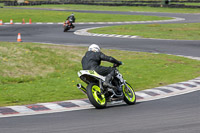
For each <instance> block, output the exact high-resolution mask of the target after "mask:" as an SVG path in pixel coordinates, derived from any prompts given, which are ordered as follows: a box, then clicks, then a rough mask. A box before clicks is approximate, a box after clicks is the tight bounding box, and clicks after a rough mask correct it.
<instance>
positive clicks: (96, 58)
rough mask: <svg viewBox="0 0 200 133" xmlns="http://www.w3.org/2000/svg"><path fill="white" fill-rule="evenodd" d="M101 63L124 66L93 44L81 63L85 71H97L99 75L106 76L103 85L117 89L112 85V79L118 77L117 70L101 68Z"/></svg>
mask: <svg viewBox="0 0 200 133" xmlns="http://www.w3.org/2000/svg"><path fill="white" fill-rule="evenodd" d="M101 61H108V62H111V63H114V64H116V65H122V62H121V61H118V60H116V59H115V58H113V57H111V56H107V55H105V54H104V53H102V52H101V50H100V47H99V46H98V45H97V44H92V45H90V46H89V48H88V51H87V52H86V53H85V56H84V57H83V58H82V61H81V63H82V67H83V70H95V71H96V72H97V73H98V74H100V75H102V76H106V79H105V82H104V83H103V85H104V86H105V87H110V88H113V89H117V88H116V87H114V86H113V85H112V84H111V83H110V82H111V81H112V79H113V78H114V77H115V76H116V73H117V70H116V69H115V68H112V67H105V66H100V64H101Z"/></svg>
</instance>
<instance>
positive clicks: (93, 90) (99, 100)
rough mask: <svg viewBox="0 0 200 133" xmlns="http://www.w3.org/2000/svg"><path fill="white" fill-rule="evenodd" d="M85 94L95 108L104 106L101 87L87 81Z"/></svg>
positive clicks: (104, 98) (105, 102)
mask: <svg viewBox="0 0 200 133" xmlns="http://www.w3.org/2000/svg"><path fill="white" fill-rule="evenodd" d="M87 96H88V98H89V100H90V102H91V104H92V105H93V106H94V107H95V108H97V109H103V108H105V107H106V104H107V101H106V97H105V95H104V94H102V93H101V89H100V87H99V86H98V85H97V84H96V83H89V85H88V86H87Z"/></svg>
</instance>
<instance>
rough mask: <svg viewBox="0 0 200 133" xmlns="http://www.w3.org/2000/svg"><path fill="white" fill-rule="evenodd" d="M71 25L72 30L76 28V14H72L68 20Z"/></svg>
mask: <svg viewBox="0 0 200 133" xmlns="http://www.w3.org/2000/svg"><path fill="white" fill-rule="evenodd" d="M66 20H68V21H69V22H70V23H71V26H72V28H74V27H75V26H74V25H73V23H75V20H76V18H75V17H74V13H72V14H71V15H70V16H68V17H67V19H66Z"/></svg>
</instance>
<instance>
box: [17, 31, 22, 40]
mask: <svg viewBox="0 0 200 133" xmlns="http://www.w3.org/2000/svg"><path fill="white" fill-rule="evenodd" d="M17 42H22V39H21V34H20V33H18V36H17Z"/></svg>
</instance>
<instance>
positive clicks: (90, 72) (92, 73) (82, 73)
mask: <svg viewBox="0 0 200 133" xmlns="http://www.w3.org/2000/svg"><path fill="white" fill-rule="evenodd" d="M86 75H89V76H92V77H96V78H97V79H102V80H103V81H105V77H104V76H101V75H99V74H98V73H97V72H96V71H94V70H80V71H79V72H78V76H79V77H82V76H86Z"/></svg>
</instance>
